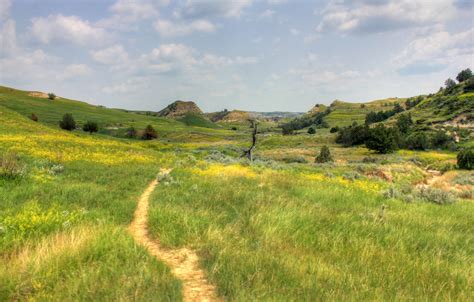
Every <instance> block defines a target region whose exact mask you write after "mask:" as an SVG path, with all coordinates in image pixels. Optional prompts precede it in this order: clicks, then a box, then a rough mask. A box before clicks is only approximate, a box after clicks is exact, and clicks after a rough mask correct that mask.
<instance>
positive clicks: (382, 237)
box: [0, 88, 474, 301]
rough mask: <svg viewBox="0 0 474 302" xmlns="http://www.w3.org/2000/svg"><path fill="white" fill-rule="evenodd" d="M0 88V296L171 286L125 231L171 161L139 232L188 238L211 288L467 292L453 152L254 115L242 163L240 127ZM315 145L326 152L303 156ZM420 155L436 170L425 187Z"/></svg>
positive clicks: (283, 294)
mask: <svg viewBox="0 0 474 302" xmlns="http://www.w3.org/2000/svg"><path fill="white" fill-rule="evenodd" d="M0 92H1V93H0V154H1V156H2V160H3V161H5V162H7V161H8V162H9V163H10V164H11V165H13V166H14V167H15V170H14V173H10V174H8V173H7V171H6V170H1V171H0V172H1V173H0V300H1V301H12V300H15V301H16V300H38V301H51V300H66V301H67V300H78V301H90V300H103V301H110V300H117V301H130V300H133V301H157V300H158V301H180V300H181V299H182V298H183V295H182V281H181V280H179V279H178V278H176V277H175V276H174V275H173V274H172V272H171V269H170V267H168V266H167V265H165V263H164V262H162V261H160V260H158V259H156V258H155V257H153V256H151V255H149V254H148V253H147V251H146V249H145V248H143V247H142V246H140V245H139V244H137V243H135V242H134V240H133V238H132V237H131V235H130V234H129V232H128V231H127V227H128V225H129V224H130V222H131V221H132V219H133V213H134V210H135V207H136V204H137V200H138V198H139V196H140V195H141V194H142V192H143V191H144V190H145V188H146V187H147V186H148V184H149V183H150V182H151V181H152V180H153V179H154V178H155V177H156V176H157V174H158V173H159V171H160V169H161V168H171V169H172V172H171V174H169V175H168V176H166V177H163V178H160V183H159V185H158V187H157V188H156V190H155V191H154V193H153V194H152V196H151V205H150V209H149V219H148V223H149V232H150V236H151V237H152V238H154V239H155V240H157V241H159V242H160V243H161V244H162V245H163V246H164V247H167V248H178V247H189V248H192V249H193V250H195V251H196V252H197V254H198V255H199V257H200V265H201V267H203V268H204V270H205V272H206V276H207V278H208V279H209V281H210V282H211V283H212V284H214V285H215V286H216V288H217V293H218V295H219V296H220V297H221V298H223V299H225V300H229V301H302V300H303V301H313V300H317V301H319V300H333V301H340V300H424V301H428V300H429V301H432V300H434V301H437V300H443V301H445V300H456V301H472V299H473V298H474V297H473V289H474V280H473V270H474V267H473V263H474V261H473V260H474V249H473V240H474V237H473V235H472V234H474V225H473V223H472V221H474V204H473V203H472V200H473V195H472V186H473V185H474V184H473V183H472V179H473V174H472V172H471V171H462V170H455V169H454V166H455V164H456V153H455V152H453V151H436V150H431V151H407V150H400V151H397V152H395V153H393V154H387V155H380V154H375V153H373V152H371V151H369V150H367V149H366V148H364V147H352V148H343V147H341V146H340V145H337V144H335V142H334V140H335V134H332V133H329V130H328V129H318V130H317V132H316V134H315V135H309V134H307V133H306V132H305V131H304V130H303V131H300V132H299V133H298V134H297V135H293V136H282V135H281V134H280V133H279V132H277V130H276V129H274V128H272V126H271V125H268V126H266V127H264V128H262V133H261V134H259V136H258V141H257V149H256V151H255V157H256V160H255V162H254V163H249V162H247V161H246V160H243V159H241V158H240V155H241V154H242V149H243V148H244V147H246V146H248V145H249V144H250V131H251V129H249V128H248V126H247V127H244V126H243V125H240V126H239V128H238V130H230V125H219V126H218V127H214V126H213V127H212V128H209V127H207V126H206V125H205V124H200V125H196V123H201V121H200V120H198V121H196V119H194V118H193V117H188V118H186V119H185V120H183V121H176V120H171V119H164V118H157V117H153V116H148V115H143V114H136V113H130V112H125V111H121V110H112V109H107V108H100V107H94V106H91V105H87V104H85V103H74V102H70V101H68V100H63V101H61V102H63V103H61V102H56V101H54V102H51V101H50V100H47V99H40V98H34V97H31V96H28V95H27V94H26V93H25V92H20V91H9V90H8V89H7V88H2V90H1V91H0ZM359 107H360V106H359ZM33 112H34V113H36V114H37V115H38V117H39V119H40V120H39V122H34V121H32V120H30V119H29V118H28V116H29V115H30V114H31V113H33ZM67 112H71V113H73V115H74V116H75V117H77V120H78V121H79V122H80V123H82V122H84V121H86V120H89V119H97V120H99V121H102V123H103V124H102V125H101V126H102V127H105V126H106V125H109V126H110V125H115V126H118V124H122V126H118V128H120V129H122V128H123V129H125V128H126V127H129V126H130V125H133V126H136V127H144V126H146V125H147V124H148V123H150V124H152V125H153V126H154V127H155V128H156V129H157V131H158V134H159V138H158V139H157V140H153V141H142V140H137V139H124V138H121V137H120V135H116V133H111V132H106V131H104V132H102V133H98V134H94V135H89V134H87V133H85V132H82V131H80V130H76V131H72V132H68V131H63V130H61V129H59V127H58V126H57V122H58V120H59V119H60V118H61V116H62V114H64V113H67ZM116 136H118V137H116ZM323 145H327V146H329V148H330V150H331V153H332V155H333V157H334V159H335V161H334V162H333V163H326V164H315V163H314V158H315V156H316V155H317V154H318V152H319V150H320V149H321V147H322V146H323ZM430 169H436V170H442V169H445V170H446V173H445V174H444V175H443V176H445V178H443V179H441V178H440V179H439V183H435V184H433V187H428V188H425V187H423V185H425V184H426V183H427V182H428V181H429V179H430V178H431V177H432V176H431V175H430V173H429V172H428V171H427V170H430ZM448 176H449V177H448ZM446 188H447V190H448V191H449V190H450V189H451V188H459V189H456V190H454V191H452V192H447V191H446Z"/></svg>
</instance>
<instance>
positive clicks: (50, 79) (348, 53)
mask: <svg viewBox="0 0 474 302" xmlns="http://www.w3.org/2000/svg"><path fill="white" fill-rule="evenodd" d="M468 67H469V68H471V69H473V67H474V1H471V0H443V1H438V0H431V1H430V0H352V1H349V0H328V1H319V0H318V1H303V0H293V1H292V0H286V1H285V0H234V1H230V0H217V1H216V0H182V1H181V0H176V1H172V0H0V85H4V86H10V87H14V88H18V89H24V90H38V91H45V92H54V93H55V94H56V95H59V96H64V97H68V98H72V99H78V100H82V101H87V102H89V103H92V104H97V105H104V106H107V107H114V108H126V109H136V110H151V111H158V110H160V109H162V108H163V107H165V106H166V105H167V104H169V103H171V102H173V101H174V100H192V101H195V102H196V103H197V104H198V105H199V106H200V107H201V108H202V109H203V110H204V111H218V110H222V109H229V110H232V109H241V110H252V111H299V112H302V111H307V110H309V109H310V108H311V107H313V106H314V105H315V104H317V103H320V104H330V103H331V102H332V101H333V100H335V99H339V100H343V101H349V102H363V101H370V100H375V99H382V98H387V97H409V96H414V95H419V94H426V93H431V92H435V91H437V90H438V89H439V87H440V86H442V85H443V83H444V81H445V80H446V79H447V78H448V77H451V78H455V76H456V74H457V73H458V72H459V71H460V70H461V69H464V68H468Z"/></svg>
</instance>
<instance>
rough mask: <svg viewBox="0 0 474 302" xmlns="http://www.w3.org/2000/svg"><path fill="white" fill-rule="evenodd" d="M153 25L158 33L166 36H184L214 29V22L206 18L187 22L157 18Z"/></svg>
mask: <svg viewBox="0 0 474 302" xmlns="http://www.w3.org/2000/svg"><path fill="white" fill-rule="evenodd" d="M154 26H155V29H156V31H157V32H158V33H159V34H160V35H162V36H166V37H174V36H185V35H189V34H191V33H194V32H202V33H212V32H214V31H215V30H216V28H215V26H214V24H212V23H211V22H209V21H207V20H195V21H191V22H189V23H181V22H175V23H173V22H171V21H168V20H158V21H156V22H155V24H154Z"/></svg>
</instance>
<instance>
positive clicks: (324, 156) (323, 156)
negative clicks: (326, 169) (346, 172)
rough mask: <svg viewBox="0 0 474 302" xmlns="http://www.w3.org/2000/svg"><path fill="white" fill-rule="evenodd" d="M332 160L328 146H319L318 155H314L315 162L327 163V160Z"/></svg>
mask: <svg viewBox="0 0 474 302" xmlns="http://www.w3.org/2000/svg"><path fill="white" fill-rule="evenodd" d="M332 161H334V160H333V158H332V156H331V152H330V151H329V148H328V146H323V147H322V148H321V151H320V152H319V155H318V156H317V157H316V160H315V162H316V163H327V162H332Z"/></svg>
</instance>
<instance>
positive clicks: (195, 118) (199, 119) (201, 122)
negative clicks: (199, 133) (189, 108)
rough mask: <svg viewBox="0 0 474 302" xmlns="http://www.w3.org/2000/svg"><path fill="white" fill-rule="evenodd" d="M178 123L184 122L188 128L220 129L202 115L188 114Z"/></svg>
mask: <svg viewBox="0 0 474 302" xmlns="http://www.w3.org/2000/svg"><path fill="white" fill-rule="evenodd" d="M178 121H180V122H183V123H184V124H186V125H187V126H196V127H204V128H218V127H219V126H218V125H216V124H214V123H213V122H211V121H210V120H208V119H206V118H204V117H203V116H202V115H198V114H193V113H188V114H186V115H185V116H183V117H182V118H179V119H178Z"/></svg>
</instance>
